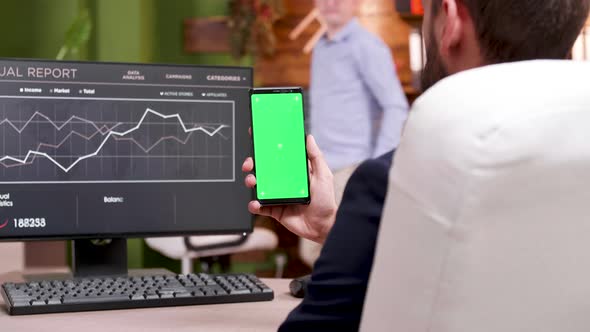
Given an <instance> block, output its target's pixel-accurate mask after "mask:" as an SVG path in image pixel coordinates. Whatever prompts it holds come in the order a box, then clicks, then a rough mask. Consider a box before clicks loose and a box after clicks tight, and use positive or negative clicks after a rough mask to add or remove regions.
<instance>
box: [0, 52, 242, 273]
mask: <svg viewBox="0 0 590 332" xmlns="http://www.w3.org/2000/svg"><path fill="white" fill-rule="evenodd" d="M251 86H252V70H251V68H239V67H206V66H182V65H146V64H131V63H90V62H52V61H37V60H18V59H3V60H0V241H22V240H39V239H74V240H78V241H76V243H77V244H80V247H79V248H78V250H77V252H76V258H75V261H76V262H77V263H78V262H79V263H80V266H78V267H79V268H80V267H81V266H85V265H92V264H93V261H92V260H95V261H96V262H99V263H100V262H101V260H105V259H106V260H107V261H105V262H106V263H108V260H109V258H108V257H109V255H110V256H112V257H115V258H116V257H118V256H119V255H124V254H123V253H121V252H111V253H110V254H109V253H106V252H107V251H108V250H107V249H106V248H105V247H99V249H98V251H96V252H93V250H95V249H92V247H93V246H92V245H88V243H87V242H84V246H82V243H83V242H82V241H80V240H82V239H125V238H128V237H154V236H176V235H179V236H181V235H195V234H228V233H244V232H251V231H252V226H253V224H252V216H251V215H250V214H249V213H248V212H247V208H246V205H247V202H248V200H249V199H250V198H251V191H250V190H248V189H247V188H245V186H244V185H243V184H242V180H241V176H240V173H239V172H240V171H239V170H240V168H239V167H240V165H241V163H242V161H243V160H244V158H245V157H246V156H248V155H249V154H250V151H251V147H250V146H251V145H250V139H249V136H248V127H249V123H250V117H249V114H248V109H249V107H248V90H249V88H250V87H251ZM121 243H122V242H121V241H119V245H120V244H121ZM121 249H124V248H123V247H121V246H119V249H118V250H121ZM87 250H89V251H87ZM80 251H83V252H82V253H81V252H80ZM101 252H105V253H106V254H105V255H106V256H104V255H102V254H101ZM85 255H88V256H89V257H88V258H87V257H85ZM90 256H92V257H90ZM94 256H97V257H94ZM99 256H104V257H102V258H101V257H99ZM105 257H106V258H105ZM112 257H111V258H112ZM115 260H116V259H115ZM105 262H103V263H105ZM120 263H121V262H120Z"/></svg>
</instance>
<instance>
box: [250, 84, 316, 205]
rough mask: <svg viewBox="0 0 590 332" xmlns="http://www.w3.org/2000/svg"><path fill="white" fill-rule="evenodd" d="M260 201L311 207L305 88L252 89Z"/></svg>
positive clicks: (255, 154) (251, 109) (251, 105)
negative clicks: (304, 100) (304, 99)
mask: <svg viewBox="0 0 590 332" xmlns="http://www.w3.org/2000/svg"><path fill="white" fill-rule="evenodd" d="M250 114H251V116H252V144H253V146H254V174H255V175H256V188H255V192H256V199H257V200H258V201H259V202H260V204H261V205H285V204H309V202H310V199H311V197H310V192H309V169H308V160H307V144H306V134H305V112H304V109H303V91H302V89H301V88H259V89H251V90H250Z"/></svg>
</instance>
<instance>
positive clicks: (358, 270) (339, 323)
mask: <svg viewBox="0 0 590 332" xmlns="http://www.w3.org/2000/svg"><path fill="white" fill-rule="evenodd" d="M392 155H393V153H392V152H390V153H388V154H386V155H384V156H382V157H380V158H378V159H373V160H368V161H366V162H364V163H363V164H361V165H360V166H359V167H358V168H357V170H356V171H355V172H354V173H353V175H352V176H351V178H350V180H349V181H348V184H347V185H346V189H345V191H344V196H343V198H342V202H341V204H340V208H339V210H338V215H337V217H336V222H335V224H334V227H333V228H332V230H331V232H330V234H329V235H328V238H327V240H326V242H325V244H324V247H323V249H322V252H321V255H320V257H319V259H318V260H317V262H316V264H315V266H314V270H313V274H312V280H311V282H310V284H309V285H308V289H307V293H306V296H305V298H304V299H303V302H302V303H301V304H300V305H299V306H298V307H297V308H295V309H294V310H293V311H292V312H291V313H290V314H289V316H288V318H287V320H286V321H285V322H284V323H283V325H282V326H281V327H280V329H279V331H281V332H288V331H356V330H358V327H359V324H360V319H361V313H362V307H363V302H364V299H365V292H366V290H367V283H368V280H369V274H370V272H371V267H372V265H373V255H374V253H375V244H376V241H377V232H378V230H379V223H380V220H381V213H382V211H383V203H384V201H385V195H386V192H387V182H388V175H389V169H390V164H391V158H392Z"/></svg>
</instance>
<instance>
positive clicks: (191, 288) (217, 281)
mask: <svg viewBox="0 0 590 332" xmlns="http://www.w3.org/2000/svg"><path fill="white" fill-rule="evenodd" d="M1 293H2V296H3V297H4V301H5V303H6V306H7V308H8V312H9V314H10V315H31V314H44V313H57V312H74V311H91V310H110V309H132V308H151V307H167V306H181V305H194V304H214V303H233V302H255V301H271V300H272V299H273V297H274V293H273V291H272V290H271V289H270V288H269V287H268V286H266V285H265V284H264V283H262V282H261V281H260V280H259V279H258V278H257V277H256V276H254V275H250V274H223V275H209V274H204V273H200V274H189V275H155V276H139V277H101V278H98V277H97V278H82V279H71V280H54V281H41V282H29V283H17V284H15V283H6V284H3V285H2V292H1Z"/></svg>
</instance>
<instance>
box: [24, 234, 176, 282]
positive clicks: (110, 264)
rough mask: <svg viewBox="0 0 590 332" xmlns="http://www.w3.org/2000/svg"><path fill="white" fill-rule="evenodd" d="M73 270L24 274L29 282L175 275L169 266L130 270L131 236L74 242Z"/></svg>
mask: <svg viewBox="0 0 590 332" xmlns="http://www.w3.org/2000/svg"><path fill="white" fill-rule="evenodd" d="M71 271H72V272H71V273H69V272H63V273H62V272H61V271H60V272H55V273H42V272H41V273H36V272H40V271H35V272H33V273H31V274H29V273H25V274H23V278H24V280H25V281H40V280H64V279H70V278H72V277H74V278H84V277H105V276H126V275H129V276H145V275H173V273H172V272H170V271H168V270H166V269H137V270H127V239H123V238H117V239H106V240H74V241H72V267H71Z"/></svg>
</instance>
